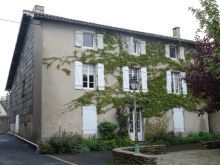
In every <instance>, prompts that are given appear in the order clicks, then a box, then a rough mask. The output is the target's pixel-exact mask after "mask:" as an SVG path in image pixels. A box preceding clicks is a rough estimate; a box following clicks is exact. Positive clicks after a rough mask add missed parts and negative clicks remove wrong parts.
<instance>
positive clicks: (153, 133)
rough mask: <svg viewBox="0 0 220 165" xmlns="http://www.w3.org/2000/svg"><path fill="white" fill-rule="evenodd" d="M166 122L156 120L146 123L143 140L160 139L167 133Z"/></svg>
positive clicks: (160, 119) (159, 119)
mask: <svg viewBox="0 0 220 165" xmlns="http://www.w3.org/2000/svg"><path fill="white" fill-rule="evenodd" d="M167 123H168V122H167V121H166V120H165V119H162V118H158V119H155V120H153V121H150V120H149V121H147V122H146V127H145V128H146V130H145V138H146V139H147V140H156V139H160V138H161V136H164V135H165V134H166V133H167V127H168V124H167Z"/></svg>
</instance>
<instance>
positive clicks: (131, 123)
mask: <svg viewBox="0 0 220 165" xmlns="http://www.w3.org/2000/svg"><path fill="white" fill-rule="evenodd" d="M129 125H130V132H134V125H133V111H132V110H131V109H130V121H129Z"/></svg>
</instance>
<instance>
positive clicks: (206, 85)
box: [185, 0, 220, 114]
mask: <svg viewBox="0 0 220 165" xmlns="http://www.w3.org/2000/svg"><path fill="white" fill-rule="evenodd" d="M200 3H201V6H202V9H194V8H190V9H191V11H192V12H193V14H194V15H195V16H196V18H197V20H198V21H199V23H200V29H199V30H200V31H203V32H205V33H206V36H205V37H204V38H203V39H201V38H200V37H199V36H196V42H195V51H193V52H192V54H191V56H192V60H191V61H192V62H191V63H190V64H188V65H187V66H186V68H185V70H186V74H187V78H186V81H187V84H188V86H189V89H190V90H191V92H192V94H193V95H194V96H196V97H198V98H200V99H202V100H205V103H206V106H203V107H201V108H200V109H199V110H198V112H199V114H203V113H204V112H208V113H214V112H217V111H220V16H219V10H218V5H217V3H216V0H200Z"/></svg>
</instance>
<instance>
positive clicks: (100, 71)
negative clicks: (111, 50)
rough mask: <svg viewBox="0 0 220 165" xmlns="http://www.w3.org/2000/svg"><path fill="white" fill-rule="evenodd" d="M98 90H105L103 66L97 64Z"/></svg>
mask: <svg viewBox="0 0 220 165" xmlns="http://www.w3.org/2000/svg"><path fill="white" fill-rule="evenodd" d="M97 67H98V89H99V90H105V78H104V65H103V64H98V65H97Z"/></svg>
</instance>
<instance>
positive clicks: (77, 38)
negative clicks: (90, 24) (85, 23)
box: [75, 31, 83, 47]
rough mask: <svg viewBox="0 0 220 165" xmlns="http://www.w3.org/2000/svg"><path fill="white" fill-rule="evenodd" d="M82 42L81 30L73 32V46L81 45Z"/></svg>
mask: <svg viewBox="0 0 220 165" xmlns="http://www.w3.org/2000/svg"><path fill="white" fill-rule="evenodd" d="M82 44H83V32H81V31H76V32H75V46H77V47H81V46H82Z"/></svg>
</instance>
